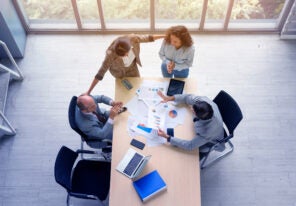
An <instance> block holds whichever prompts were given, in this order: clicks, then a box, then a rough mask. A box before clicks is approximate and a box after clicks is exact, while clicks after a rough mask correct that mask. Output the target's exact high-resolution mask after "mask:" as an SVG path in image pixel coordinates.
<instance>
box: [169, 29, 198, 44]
mask: <svg viewBox="0 0 296 206" xmlns="http://www.w3.org/2000/svg"><path fill="white" fill-rule="evenodd" d="M171 35H174V36H176V37H177V38H179V39H180V40H181V42H182V46H185V47H190V46H192V45H193V40H192V38H191V36H190V34H189V32H188V29H187V28H186V27H185V26H182V25H178V26H172V27H170V28H169V29H168V30H167V31H166V36H165V38H164V39H165V41H166V42H167V43H169V44H170V42H171Z"/></svg>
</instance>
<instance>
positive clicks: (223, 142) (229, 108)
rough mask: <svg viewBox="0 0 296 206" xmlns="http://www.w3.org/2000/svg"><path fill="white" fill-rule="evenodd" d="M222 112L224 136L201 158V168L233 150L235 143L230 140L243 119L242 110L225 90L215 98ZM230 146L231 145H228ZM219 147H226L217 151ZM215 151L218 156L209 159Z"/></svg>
mask: <svg viewBox="0 0 296 206" xmlns="http://www.w3.org/2000/svg"><path fill="white" fill-rule="evenodd" d="M213 101H214V102H215V103H216V104H217V106H218V108H219V111H220V113H221V116H222V119H223V123H224V125H225V127H226V129H227V131H226V129H225V127H224V138H223V139H220V140H217V143H216V144H212V145H211V146H210V148H209V150H208V151H207V152H206V153H205V154H204V157H203V158H202V159H201V160H200V168H201V169H203V168H206V167H208V166H209V165H211V164H213V163H214V162H216V161H218V160H220V159H221V158H223V157H225V156H226V155H228V154H229V153H231V152H232V151H233V148H234V146H233V144H232V142H231V141H230V139H231V138H233V135H234V134H233V133H234V130H235V128H236V127H237V125H238V124H239V123H240V121H241V120H242V119H243V115H242V112H241V110H240V108H239V106H238V104H237V103H236V101H235V100H234V99H233V98H232V97H231V96H230V95H229V94H228V93H226V92H225V91H223V90H221V91H220V92H219V94H218V95H217V96H216V97H215V98H214V100H213ZM226 146H229V147H226ZM218 148H224V149H223V150H222V151H219V152H217V150H218ZM214 152H217V153H219V155H218V156H216V157H214V158H212V159H209V156H210V155H211V154H213V153H214Z"/></svg>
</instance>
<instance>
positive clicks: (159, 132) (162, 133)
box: [157, 129, 169, 139]
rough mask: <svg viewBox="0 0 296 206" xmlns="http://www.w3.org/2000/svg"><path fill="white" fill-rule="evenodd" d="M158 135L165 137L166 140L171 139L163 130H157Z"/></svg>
mask: <svg viewBox="0 0 296 206" xmlns="http://www.w3.org/2000/svg"><path fill="white" fill-rule="evenodd" d="M157 135H158V136H161V137H164V138H166V139H167V138H169V135H167V134H166V133H165V132H164V131H163V130H162V129H158V130H157Z"/></svg>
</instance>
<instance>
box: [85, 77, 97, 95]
mask: <svg viewBox="0 0 296 206" xmlns="http://www.w3.org/2000/svg"><path fill="white" fill-rule="evenodd" d="M98 82H99V80H98V79H97V78H94V80H93V81H92V83H91V85H90V87H89V89H88V90H87V92H86V94H87V95H90V93H91V91H92V90H93V88H94V87H95V86H96V85H97V83H98Z"/></svg>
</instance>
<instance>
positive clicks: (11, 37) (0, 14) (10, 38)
mask: <svg viewBox="0 0 296 206" xmlns="http://www.w3.org/2000/svg"><path fill="white" fill-rule="evenodd" d="M26 38H27V35H26V32H25V30H24V28H23V26H22V24H21V21H20V20H19V18H18V15H17V12H16V11H15V8H14V6H13V3H12V1H11V0H1V1H0V40H1V41H4V42H5V43H6V45H7V47H8V48H9V50H10V52H11V54H12V56H13V57H15V58H22V57H23V56H24V52H25V46H26ZM1 57H2V58H6V57H7V56H6V55H5V53H4V51H3V49H2V48H0V58H1Z"/></svg>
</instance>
